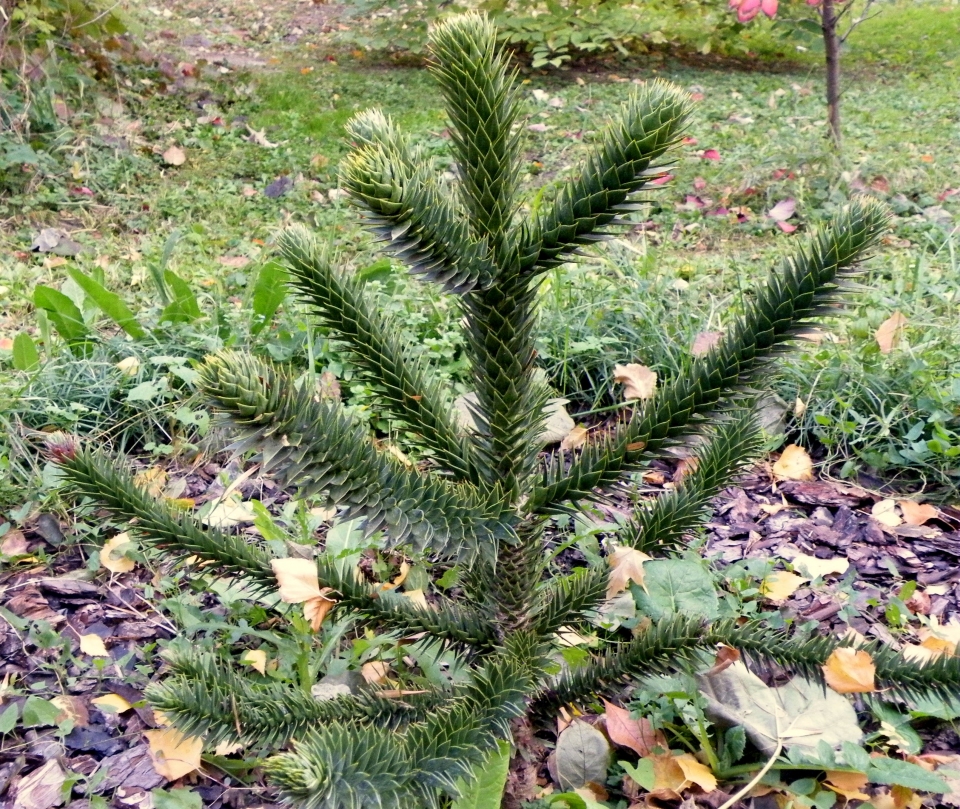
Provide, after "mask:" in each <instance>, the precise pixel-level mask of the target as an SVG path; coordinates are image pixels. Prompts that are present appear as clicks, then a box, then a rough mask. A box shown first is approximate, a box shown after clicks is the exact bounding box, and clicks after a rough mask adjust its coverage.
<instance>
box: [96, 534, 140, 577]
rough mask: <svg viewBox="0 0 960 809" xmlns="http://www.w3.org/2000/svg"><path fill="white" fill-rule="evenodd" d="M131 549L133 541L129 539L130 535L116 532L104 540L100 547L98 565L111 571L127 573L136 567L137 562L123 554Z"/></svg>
mask: <svg viewBox="0 0 960 809" xmlns="http://www.w3.org/2000/svg"><path fill="white" fill-rule="evenodd" d="M132 549H133V543H132V542H131V541H130V535H129V534H127V533H126V532H124V533H122V534H117V535H116V536H115V537H113V538H112V539H110V540H108V541H107V542H105V543H104V545H103V547H102V548H101V549H100V566H101V567H103V568H105V569H106V570H109V571H110V572H111V573H129V572H130V571H131V570H133V569H134V567H136V565H137V563H136V562H134V561H133V559H128V558H127V557H126V556H124V554H125V553H126V552H127V551H128V550H132Z"/></svg>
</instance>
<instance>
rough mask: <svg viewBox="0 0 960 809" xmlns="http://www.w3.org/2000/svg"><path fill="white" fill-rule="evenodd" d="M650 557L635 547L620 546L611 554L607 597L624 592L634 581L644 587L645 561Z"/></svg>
mask: <svg viewBox="0 0 960 809" xmlns="http://www.w3.org/2000/svg"><path fill="white" fill-rule="evenodd" d="M649 561H650V557H649V556H647V554H645V553H643V552H642V551H638V550H636V549H635V548H628V547H625V546H620V547H617V548H615V549H614V551H613V553H612V554H611V555H610V556H609V562H610V568H611V570H610V579H609V581H608V582H607V598H608V599H611V598H613V597H614V596H615V595H616V594H617V593H622V592H623V591H624V590H626V589H627V586H628V585H629V584H630V582H631V581H632V582H633V583H634V584H637V585H639V586H640V587H643V563H644V562H649Z"/></svg>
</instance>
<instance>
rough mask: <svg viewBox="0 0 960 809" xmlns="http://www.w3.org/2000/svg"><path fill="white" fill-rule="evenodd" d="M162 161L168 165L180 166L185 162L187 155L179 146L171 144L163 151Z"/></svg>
mask: <svg viewBox="0 0 960 809" xmlns="http://www.w3.org/2000/svg"><path fill="white" fill-rule="evenodd" d="M163 162H164V163H166V164H167V165H168V166H182V165H183V164H184V163H186V162H187V155H186V153H185V152H184V151H183V149H181V148H180V147H179V146H171V147H170V148H169V149H167V151H165V152H164V153H163Z"/></svg>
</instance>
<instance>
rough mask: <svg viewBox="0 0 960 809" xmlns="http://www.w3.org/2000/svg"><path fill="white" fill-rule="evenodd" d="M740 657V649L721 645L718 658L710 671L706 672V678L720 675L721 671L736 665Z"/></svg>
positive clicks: (718, 649)
mask: <svg viewBox="0 0 960 809" xmlns="http://www.w3.org/2000/svg"><path fill="white" fill-rule="evenodd" d="M740 657H741V655H740V650H739V649H734V648H733V647H732V646H727V645H726V644H723V643H721V644H720V646H719V647H718V648H717V656H716V658H715V659H714V661H713V665H712V666H711V667H710V669H709V671H706V672H704V676H705V677H712V676H714V675H717V674H719V673H720V672H721V671H725V670H726V669H728V668H730V666H732V665H733V664H734V663H736V662H737V661H738V660H739V659H740Z"/></svg>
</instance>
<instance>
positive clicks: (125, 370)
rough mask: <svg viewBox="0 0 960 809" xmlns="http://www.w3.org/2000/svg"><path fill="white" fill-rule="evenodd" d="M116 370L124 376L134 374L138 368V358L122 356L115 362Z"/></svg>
mask: <svg viewBox="0 0 960 809" xmlns="http://www.w3.org/2000/svg"><path fill="white" fill-rule="evenodd" d="M117 370H118V371H119V372H120V373H121V374H123V375H124V376H136V375H137V371H139V370H140V360H139V359H138V358H137V357H124V358H123V359H122V360H120V362H118V363H117Z"/></svg>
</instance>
